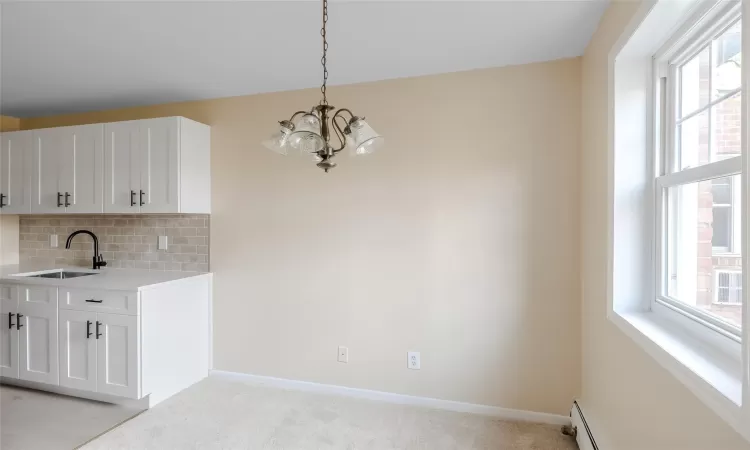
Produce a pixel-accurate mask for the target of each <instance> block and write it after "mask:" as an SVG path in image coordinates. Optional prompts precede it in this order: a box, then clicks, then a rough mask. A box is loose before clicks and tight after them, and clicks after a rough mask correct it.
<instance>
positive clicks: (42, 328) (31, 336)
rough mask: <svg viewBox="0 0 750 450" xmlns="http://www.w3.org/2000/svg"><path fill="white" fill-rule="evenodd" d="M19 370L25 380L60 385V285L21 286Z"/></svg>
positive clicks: (19, 295)
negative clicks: (58, 294)
mask: <svg viewBox="0 0 750 450" xmlns="http://www.w3.org/2000/svg"><path fill="white" fill-rule="evenodd" d="M16 320H18V321H19V322H20V324H21V329H20V330H19V338H18V349H19V351H18V353H19V370H18V377H19V378H20V379H22V380H28V381H37V382H40V383H48V384H58V361H59V359H58V358H59V351H58V347H57V342H58V341H57V338H58V333H57V288H47V287H39V286H18V316H17V318H16Z"/></svg>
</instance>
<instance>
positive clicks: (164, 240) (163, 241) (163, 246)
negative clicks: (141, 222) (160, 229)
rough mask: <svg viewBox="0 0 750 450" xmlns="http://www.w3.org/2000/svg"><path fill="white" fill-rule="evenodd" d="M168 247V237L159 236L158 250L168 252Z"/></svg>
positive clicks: (157, 241) (157, 240)
mask: <svg viewBox="0 0 750 450" xmlns="http://www.w3.org/2000/svg"><path fill="white" fill-rule="evenodd" d="M168 246H169V243H168V241H167V237H166V236H159V237H158V238H157V239H156V249H157V250H166V249H167V247H168Z"/></svg>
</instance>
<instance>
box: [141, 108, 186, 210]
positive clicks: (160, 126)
mask: <svg viewBox="0 0 750 450" xmlns="http://www.w3.org/2000/svg"><path fill="white" fill-rule="evenodd" d="M140 125H141V136H140V139H141V145H140V148H141V183H140V184H141V188H140V189H141V190H142V191H143V193H144V197H143V203H144V204H143V205H142V206H141V212H145V213H176V212H179V204H178V201H179V198H178V192H177V188H178V182H179V179H178V170H179V157H178V149H179V145H180V143H179V132H180V128H179V126H180V119H179V118H178V117H166V118H163V119H149V120H141V121H140Z"/></svg>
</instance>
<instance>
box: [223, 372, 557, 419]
mask: <svg viewBox="0 0 750 450" xmlns="http://www.w3.org/2000/svg"><path fill="white" fill-rule="evenodd" d="M211 376H212V377H217V378H222V379H226V380H232V381H239V382H244V383H248V384H253V385H263V386H271V387H276V388H280V389H291V390H296V391H305V392H316V393H321V394H332V395H342V396H346V397H354V398H362V399H367V400H375V401H380V402H385V403H397V404H400V405H413V406H422V407H425V408H434V409H442V410H446V411H456V412H464V413H471V414H479V415H483V416H490V417H497V418H499V419H505V420H516V421H524V422H537V423H548V424H552V425H570V417H568V416H561V415H557V414H549V413H542V412H533V411H523V410H519V409H508V408H500V407H498V406H488V405H477V404H473V403H463V402H454V401H451V400H440V399H437V398H428V397H415V396H412V395H403V394H393V393H390V392H382V391H372V390H369V389H357V388H350V387H345V386H335V385H331V384H319V383H312V382H310V381H297V380H287V379H284V378H274V377H265V376H261V375H251V374H246V373H238V372H227V371H223V370H212V371H211Z"/></svg>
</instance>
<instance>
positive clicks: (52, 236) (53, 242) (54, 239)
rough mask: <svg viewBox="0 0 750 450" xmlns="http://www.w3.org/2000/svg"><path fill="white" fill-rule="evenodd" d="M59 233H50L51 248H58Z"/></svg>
mask: <svg viewBox="0 0 750 450" xmlns="http://www.w3.org/2000/svg"><path fill="white" fill-rule="evenodd" d="M57 245H58V244H57V235H56V234H50V235H49V247H50V248H57Z"/></svg>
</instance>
